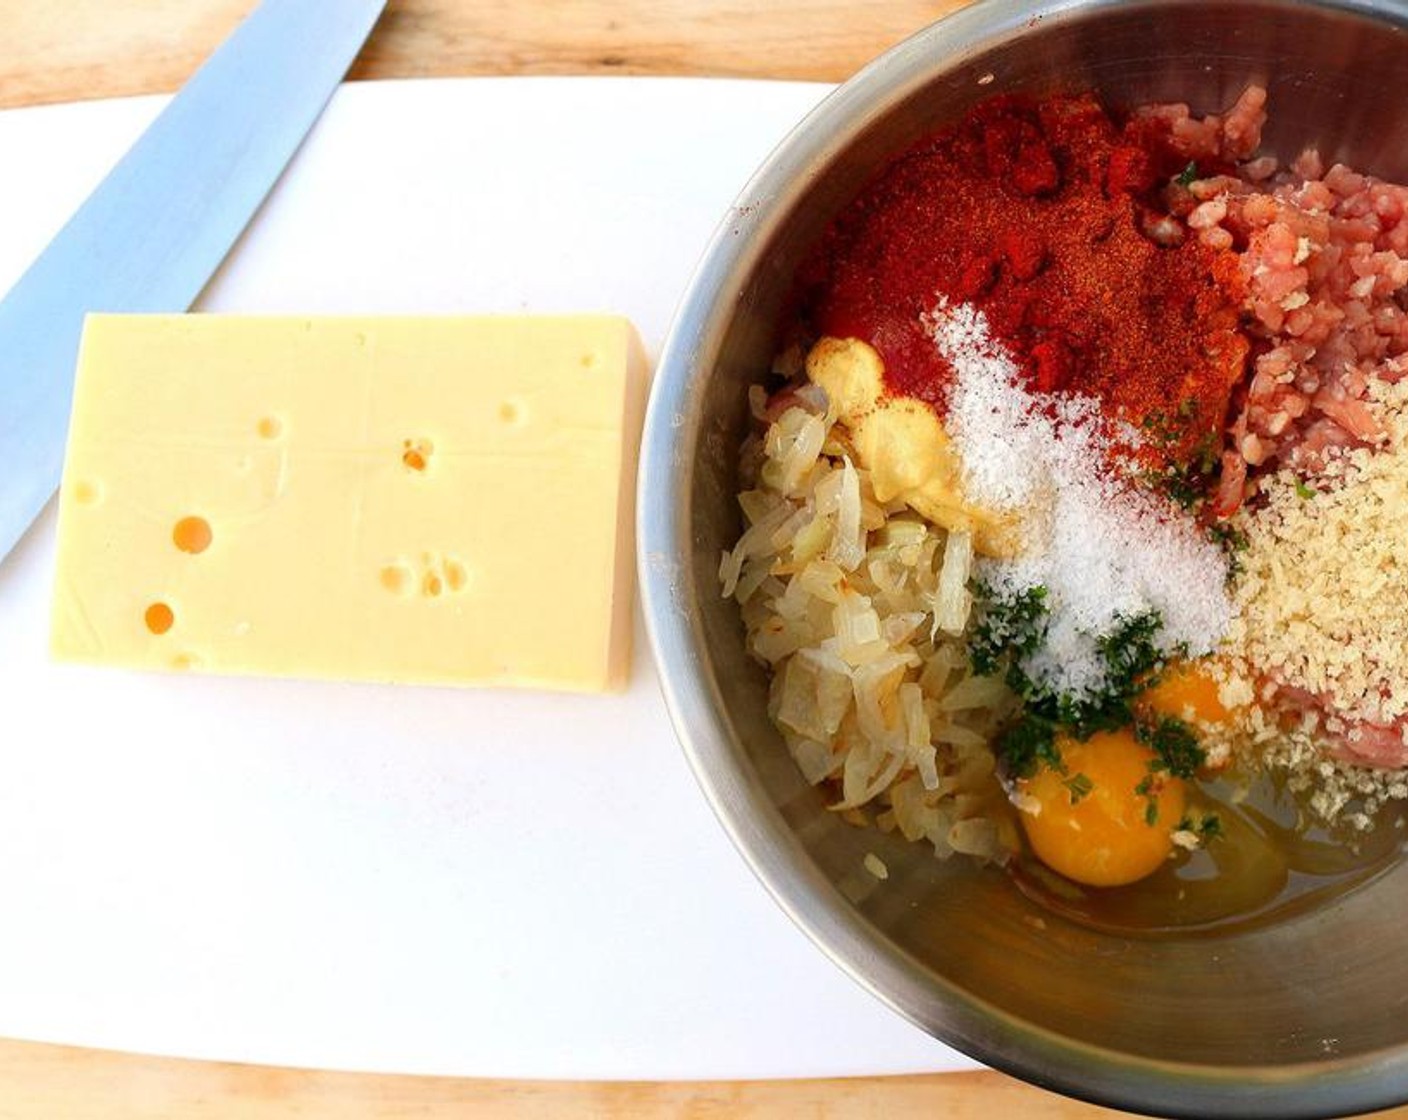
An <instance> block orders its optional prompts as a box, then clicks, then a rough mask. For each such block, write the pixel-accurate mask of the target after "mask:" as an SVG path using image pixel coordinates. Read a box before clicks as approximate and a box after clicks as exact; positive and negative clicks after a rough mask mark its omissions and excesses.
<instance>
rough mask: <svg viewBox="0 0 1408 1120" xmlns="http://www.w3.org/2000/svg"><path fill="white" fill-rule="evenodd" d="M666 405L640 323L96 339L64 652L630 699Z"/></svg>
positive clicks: (271, 328)
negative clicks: (644, 513) (643, 558)
mask: <svg viewBox="0 0 1408 1120" xmlns="http://www.w3.org/2000/svg"><path fill="white" fill-rule="evenodd" d="M646 381H647V373H646V368H645V362H644V358H643V356H642V353H641V350H640V345H639V342H638V340H637V338H636V335H635V331H634V330H633V329H632V328H631V326H630V324H629V323H627V322H626V321H625V320H623V319H619V318H609V317H586V316H582V317H526V316H521V317H510V316H505V317H476V318H462V317H443V318H371V319H362V318H314V319H306V318H265V317H256V318H244V317H238V316H219V315H176V316H117V315H95V316H91V317H90V318H89V319H88V323H87V326H86V328H85V331H84V336H83V345H82V350H81V353H80V357H79V368H78V378H77V385H76V389H75V397H74V406H73V418H72V424H71V428H70V433H69V446H68V458H67V462H66V464H65V471H64V484H63V488H62V493H61V497H60V503H59V553H58V564H57V573H56V582H55V599H54V612H53V629H52V646H53V651H54V653H55V654H56V655H57V656H59V657H61V658H66V659H76V660H84V661H98V662H105V663H111V664H117V665H126V666H139V667H144V668H158V669H196V670H207V671H210V672H218V673H257V674H268V675H276V676H298V677H327V678H337V679H348V680H353V679H355V680H378V681H402V682H417V683H440V684H492V685H523V686H528V687H544V688H562V689H572V690H581V691H595V690H602V689H609V688H618V687H621V686H622V685H623V684H624V683H625V680H626V675H627V673H628V671H629V665H630V633H631V602H632V588H633V583H634V578H633V571H634V569H633V560H632V549H631V543H630V542H631V535H632V521H633V509H632V507H633V504H634V503H633V495H634V488H635V470H634V464H635V457H636V449H637V444H638V437H639V427H640V420H641V410H642V406H643V398H644V390H645V387H646Z"/></svg>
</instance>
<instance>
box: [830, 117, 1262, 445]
mask: <svg viewBox="0 0 1408 1120" xmlns="http://www.w3.org/2000/svg"><path fill="white" fill-rule="evenodd" d="M1179 170H1182V168H1181V167H1179V166H1178V165H1177V163H1176V161H1175V157H1173V156H1172V155H1171V153H1170V152H1169V151H1168V150H1167V148H1166V147H1165V146H1164V145H1162V144H1161V143H1160V142H1159V137H1158V135H1157V134H1156V133H1154V132H1151V130H1150V129H1149V128H1148V127H1147V125H1146V126H1143V127H1141V128H1138V129H1136V128H1134V127H1128V128H1123V129H1122V128H1121V127H1120V126H1118V125H1117V124H1116V123H1115V122H1114V121H1113V120H1112V119H1111V118H1110V116H1109V115H1108V114H1107V113H1106V112H1105V111H1104V109H1102V108H1101V106H1100V105H1099V103H1098V102H1097V101H1096V100H1095V99H1094V98H1093V97H1091V96H1078V97H1065V96H1062V97H1051V98H1046V99H1043V100H1040V101H1033V100H1030V99H1021V98H1015V97H1003V98H995V99H992V100H989V101H986V102H984V103H982V104H980V105H978V106H977V107H976V108H974V109H973V110H972V111H971V112H969V113H968V115H967V116H966V117H965V118H964V119H963V120H962V121H961V122H960V123H959V124H958V125H957V126H956V127H954V128H951V129H949V130H947V131H945V132H942V133H939V134H937V135H935V136H933V137H930V138H929V139H927V140H924V141H922V142H921V143H919V144H918V145H916V146H915V147H914V148H913V149H911V150H910V151H909V152H908V153H906V154H905V155H904V156H902V157H900V158H899V159H898V160H896V161H895V162H894V163H893V164H891V165H890V166H889V167H888V168H887V169H886V170H885V171H884V172H883V173H882V174H881V175H880V176H879V177H878V178H877V179H876V180H875V181H874V182H873V183H872V184H871V185H870V186H869V187H868V188H867V189H866V190H865V191H864V192H863V193H862V194H861V195H860V197H859V198H857V199H856V200H855V201H854V202H853V203H852V204H851V205H850V206H849V207H848V208H847V209H846V210H845V211H843V212H842V213H841V215H840V216H839V217H838V218H837V219H836V221H835V222H834V223H833V224H832V227H831V229H830V230H829V231H828V233H827V234H826V236H825V237H824V239H823V241H822V244H821V246H820V247H819V250H818V251H817V253H816V254H815V256H814V258H813V260H812V261H811V262H810V265H809V266H808V268H807V269H806V270H805V272H804V280H803V285H804V290H803V295H802V299H803V304H804V311H805V314H806V318H807V319H808V321H809V324H810V328H811V329H812V330H813V331H814V332H815V333H817V334H825V335H834V336H839V337H856V338H862V339H865V340H866V341H868V342H869V343H870V344H871V345H873V346H874V347H875V348H876V350H877V351H878V352H879V353H880V355H881V357H882V358H883V359H884V362H885V379H886V383H887V388H888V389H889V391H890V392H892V393H894V394H897V395H905V396H912V397H917V398H919V399H921V400H924V401H927V402H929V403H931V404H932V405H933V406H934V407H935V408H936V409H937V410H938V411H939V413H940V415H942V414H943V411H944V403H945V397H946V391H947V387H948V384H949V382H950V380H951V376H952V374H951V371H950V370H948V368H947V367H946V365H945V362H944V360H943V358H942V357H941V356H940V354H939V353H938V351H937V348H936V347H935V346H934V344H933V343H932V341H931V340H930V339H929V338H928V337H927V336H926V334H925V332H924V329H923V326H922V325H921V316H922V315H923V314H924V313H925V312H927V311H930V310H931V309H932V308H933V307H934V306H935V304H936V303H937V302H938V300H939V299H940V297H946V298H947V299H948V300H949V301H950V302H951V303H971V304H973V305H975V306H976V307H978V308H979V309H980V310H981V311H982V312H983V313H984V314H985V316H986V317H987V320H988V322H989V325H990V327H991V329H992V332H993V336H994V338H996V339H997V340H999V341H1000V342H1001V343H1002V344H1003V345H1004V346H1005V348H1006V349H1008V350H1009V351H1010V353H1011V354H1012V356H1013V357H1014V358H1015V359H1016V361H1017V362H1018V364H1019V366H1020V367H1021V369H1022V370H1023V371H1024V373H1025V375H1026V376H1027V377H1028V378H1029V379H1030V383H1031V387H1032V388H1033V389H1035V390H1037V391H1040V392H1071V393H1082V394H1088V395H1093V396H1095V397H1097V398H1099V399H1100V400H1101V402H1102V403H1103V405H1104V410H1105V414H1106V415H1107V416H1109V417H1112V418H1117V419H1121V420H1124V421H1127V422H1129V423H1130V424H1132V425H1135V426H1137V427H1142V428H1144V429H1146V430H1149V429H1154V430H1157V431H1158V433H1159V439H1158V440H1157V441H1155V442H1157V444H1158V455H1159V460H1160V463H1161V465H1167V464H1176V465H1180V466H1181V465H1183V464H1185V463H1187V462H1188V461H1189V460H1190V459H1191V458H1192V457H1194V456H1195V454H1196V453H1197V452H1198V450H1199V449H1200V448H1205V447H1206V446H1208V445H1209V443H1208V440H1209V437H1210V436H1211V437H1212V439H1213V440H1214V441H1216V440H1217V439H1218V438H1219V437H1220V433H1221V430H1222V425H1223V421H1224V417H1225V415H1226V412H1227V407H1228V397H1229V394H1230V392H1231V387H1232V385H1233V384H1235V383H1236V382H1237V381H1238V380H1239V379H1240V377H1241V372H1242V367H1243V363H1244V361H1245V357H1246V353H1247V346H1248V344H1247V341H1246V339H1245V337H1244V336H1243V335H1242V333H1241V332H1240V331H1239V329H1238V319H1239V308H1240V306H1241V302H1242V290H1241V285H1242V281H1241V278H1240V273H1239V271H1238V268H1237V259H1236V255H1235V254H1234V253H1232V252H1230V251H1217V250H1213V249H1210V248H1208V247H1207V246H1204V245H1202V244H1200V243H1198V242H1197V240H1196V239H1194V238H1191V237H1189V238H1185V237H1183V236H1182V234H1183V233H1184V232H1185V231H1184V229H1183V227H1182V224H1181V223H1180V222H1179V221H1178V219H1176V218H1174V217H1171V216H1170V214H1169V212H1168V209H1167V207H1166V206H1165V205H1164V204H1163V197H1162V193H1161V192H1162V191H1163V189H1164V188H1165V187H1167V186H1168V183H1169V180H1170V178H1171V177H1172V176H1173V175H1175V174H1176V173H1177V172H1178V171H1179ZM1212 445H1213V446H1216V443H1215V442H1214V443H1213V444H1212Z"/></svg>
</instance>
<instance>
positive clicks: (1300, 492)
mask: <svg viewBox="0 0 1408 1120" xmlns="http://www.w3.org/2000/svg"><path fill="white" fill-rule="evenodd" d="M1296 496H1297V497H1299V498H1301V499H1302V500H1305V499H1309V498H1313V497H1315V488H1314V487H1313V486H1307V485H1306V484H1305V483H1304V482H1302V481H1301V480H1300V479H1296Z"/></svg>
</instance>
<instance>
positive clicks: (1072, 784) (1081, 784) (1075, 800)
mask: <svg viewBox="0 0 1408 1120" xmlns="http://www.w3.org/2000/svg"><path fill="white" fill-rule="evenodd" d="M1061 784H1062V785H1063V786H1065V787H1066V788H1067V789H1068V790H1070V791H1071V804H1072V805H1078V804H1080V801H1081V798H1083V797H1085V796H1086V795H1087V794H1089V793H1090V791H1091V790H1093V789H1094V788H1095V783H1094V782H1092V781H1091V780H1090V779H1089V778H1088V777H1086V776H1085V775H1084V774H1075V775H1072V776H1071V777H1069V778H1067V779H1066V780H1065V781H1063V782H1062V783H1061Z"/></svg>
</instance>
